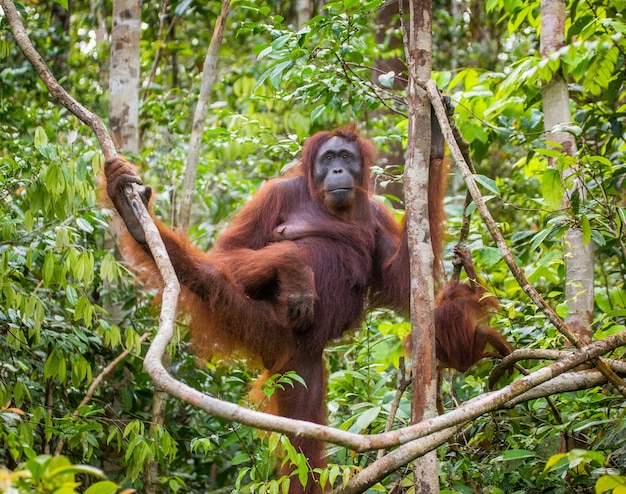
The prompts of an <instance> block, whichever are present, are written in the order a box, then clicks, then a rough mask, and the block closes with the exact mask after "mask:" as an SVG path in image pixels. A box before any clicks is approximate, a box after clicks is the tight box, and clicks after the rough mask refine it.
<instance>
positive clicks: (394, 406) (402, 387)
mask: <svg viewBox="0 0 626 494" xmlns="http://www.w3.org/2000/svg"><path fill="white" fill-rule="evenodd" d="M411 382H412V379H411V378H410V377H409V378H408V379H407V377H406V369H405V366H404V357H400V362H399V363H398V385H397V386H396V394H395V396H394V397H393V402H392V403H391V408H390V409H389V417H387V423H386V424H385V432H389V431H390V430H391V429H393V423H394V421H395V420H396V414H397V413H398V409H399V408H400V401H401V400H402V395H403V394H404V392H405V391H406V388H408V387H409V385H410V384H411ZM383 456H385V449H379V450H378V453H377V455H376V459H377V460H380V459H381V458H382V457H383Z"/></svg>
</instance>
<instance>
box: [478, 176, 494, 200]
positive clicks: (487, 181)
mask: <svg viewBox="0 0 626 494" xmlns="http://www.w3.org/2000/svg"><path fill="white" fill-rule="evenodd" d="M474 180H476V182H477V183H479V184H480V185H482V186H483V187H485V188H486V189H487V190H488V191H490V192H493V193H494V194H496V195H498V196H499V195H500V189H499V188H498V184H496V181H495V180H493V179H492V178H489V177H485V176H484V175H474Z"/></svg>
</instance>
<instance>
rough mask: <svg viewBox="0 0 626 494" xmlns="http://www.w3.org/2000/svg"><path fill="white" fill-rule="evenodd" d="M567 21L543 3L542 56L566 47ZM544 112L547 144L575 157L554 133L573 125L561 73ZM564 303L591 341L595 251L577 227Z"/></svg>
mask: <svg viewBox="0 0 626 494" xmlns="http://www.w3.org/2000/svg"><path fill="white" fill-rule="evenodd" d="M566 18H567V15H566V8H565V1H564V0H542V2H541V38H540V42H541V56H542V57H544V58H545V57H548V56H549V55H550V54H552V53H555V52H557V51H558V50H559V49H561V48H562V47H563V46H564V38H565V20H566ZM542 98H543V110H544V120H545V129H546V133H547V135H546V140H547V141H550V142H556V143H559V144H560V145H561V146H562V151H563V152H564V153H566V154H567V155H569V156H575V155H576V152H577V149H576V141H575V139H574V136H573V135H572V134H570V133H568V132H559V131H554V130H553V129H554V128H555V126H557V125H560V124H568V123H570V122H571V121H572V115H571V112H570V106H569V92H568V88H567V82H566V81H565V79H563V76H562V75H561V72H560V71H557V72H555V73H554V75H553V76H552V79H551V80H550V81H548V82H547V83H545V84H544V86H543V88H542ZM574 173H576V169H575V168H573V167H572V168H569V169H567V170H565V172H564V177H565V178H567V177H569V176H571V175H572V174H574ZM573 193H577V194H579V196H580V199H581V200H582V199H583V198H584V193H585V191H584V187H583V185H582V184H581V183H579V182H578V181H575V182H574V185H573V186H572V187H571V188H570V190H568V191H567V194H566V198H565V204H564V205H565V207H569V206H570V204H569V203H570V199H571V197H572V194H573ZM564 242H565V245H564V250H565V271H566V280H565V299H566V301H567V306H568V315H567V317H566V318H565V322H566V323H567V324H568V325H569V326H570V327H571V328H572V330H573V331H574V332H575V333H576V334H577V335H578V336H579V337H580V338H581V339H582V340H583V341H585V342H589V341H591V322H592V320H593V281H594V277H593V260H594V252H593V251H594V249H593V243H592V242H591V241H589V242H587V243H585V242H584V240H583V232H582V230H581V228H579V227H578V226H572V227H571V228H570V229H569V230H568V231H567V233H566V234H565V239H564Z"/></svg>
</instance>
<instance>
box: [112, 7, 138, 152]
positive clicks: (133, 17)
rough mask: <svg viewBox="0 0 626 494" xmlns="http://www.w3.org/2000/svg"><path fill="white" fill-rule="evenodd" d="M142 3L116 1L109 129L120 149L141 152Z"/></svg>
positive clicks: (116, 145)
mask: <svg viewBox="0 0 626 494" xmlns="http://www.w3.org/2000/svg"><path fill="white" fill-rule="evenodd" d="M140 34H141V2H140V1H139V0H115V2H113V27H112V29H111V73H110V82H109V129H110V131H111V137H112V139H113V143H114V144H115V147H116V148H117V149H118V151H126V152H130V153H138V152H139V132H138V129H139V126H138V119H139V39H140Z"/></svg>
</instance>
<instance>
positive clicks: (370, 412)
mask: <svg viewBox="0 0 626 494" xmlns="http://www.w3.org/2000/svg"><path fill="white" fill-rule="evenodd" d="M379 414H380V407H372V408H369V409H367V410H365V412H363V413H362V414H361V415H359V416H358V418H357V419H356V422H355V424H356V426H357V427H358V428H359V430H365V429H367V428H368V427H369V426H370V424H371V423H372V422H374V420H376V418H377V417H378V415H379Z"/></svg>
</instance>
